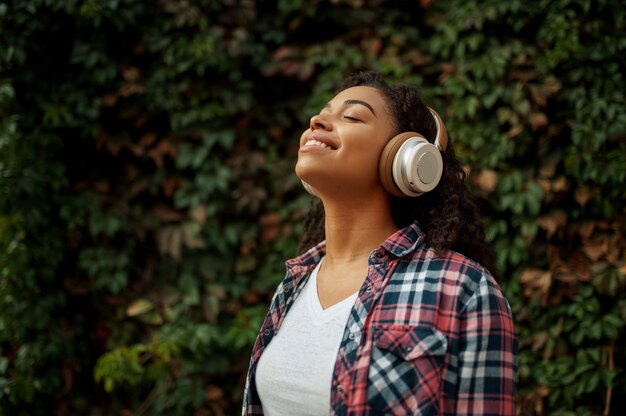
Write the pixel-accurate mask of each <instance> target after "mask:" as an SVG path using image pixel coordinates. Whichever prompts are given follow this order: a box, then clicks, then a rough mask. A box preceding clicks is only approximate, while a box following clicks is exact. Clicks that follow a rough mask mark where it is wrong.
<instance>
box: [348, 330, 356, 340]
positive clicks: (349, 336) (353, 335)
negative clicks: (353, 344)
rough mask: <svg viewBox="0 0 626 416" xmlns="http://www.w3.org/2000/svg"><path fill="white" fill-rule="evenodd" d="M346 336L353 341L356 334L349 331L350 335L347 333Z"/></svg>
mask: <svg viewBox="0 0 626 416" xmlns="http://www.w3.org/2000/svg"><path fill="white" fill-rule="evenodd" d="M348 338H350V339H351V340H353V341H354V339H355V338H356V334H355V333H354V332H350V335H348Z"/></svg>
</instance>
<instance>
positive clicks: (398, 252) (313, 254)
mask: <svg viewBox="0 0 626 416" xmlns="http://www.w3.org/2000/svg"><path fill="white" fill-rule="evenodd" d="M425 238H426V235H425V234H424V232H423V231H422V229H421V227H420V226H419V224H418V223H417V221H415V222H413V223H412V224H410V225H408V226H406V227H404V228H402V229H400V230H398V231H396V232H395V233H393V234H392V235H391V236H389V238H387V240H385V242H384V243H383V244H382V245H381V247H382V248H383V249H384V250H386V251H388V252H389V253H390V254H392V255H393V256H395V257H403V256H406V255H407V254H409V253H410V252H412V251H413V250H415V249H416V248H417V247H418V246H419V245H421V244H423V243H424V240H425ZM325 254H326V242H325V241H322V242H321V243H319V244H317V245H315V246H314V247H312V248H310V249H309V250H307V251H305V252H304V253H302V254H301V255H299V256H298V257H296V258H294V259H291V260H288V261H287V266H288V267H305V268H309V267H314V266H315V265H317V263H319V261H320V260H321V258H322V257H324V255H325Z"/></svg>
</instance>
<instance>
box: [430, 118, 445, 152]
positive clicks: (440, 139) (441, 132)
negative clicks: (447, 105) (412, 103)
mask: <svg viewBox="0 0 626 416" xmlns="http://www.w3.org/2000/svg"><path fill="white" fill-rule="evenodd" d="M428 110H429V111H430V113H431V114H432V115H433V118H434V119H435V125H436V126H437V134H436V135H435V143H434V145H435V146H437V149H439V150H440V151H441V152H443V151H445V150H446V147H448V131H447V130H446V125H445V124H443V120H442V119H441V117H439V114H437V112H436V111H435V110H433V109H432V108H430V107H428Z"/></svg>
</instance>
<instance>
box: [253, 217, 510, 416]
mask: <svg viewBox="0 0 626 416" xmlns="http://www.w3.org/2000/svg"><path fill="white" fill-rule="evenodd" d="M424 237H425V235H424V233H423V232H422V231H421V229H420V228H419V226H417V224H413V225H411V226H408V227H406V228H404V229H402V230H399V231H398V232H396V233H395V234H394V235H392V236H391V237H390V238H389V239H387V241H385V242H384V243H383V244H382V246H381V247H380V248H378V249H377V250H374V251H373V252H372V253H371V255H370V257H369V268H368V273H367V277H366V279H365V282H364V283H363V286H362V287H361V289H360V291H359V294H358V297H357V300H356V302H355V304H354V306H353V308H352V310H351V312H350V315H349V317H348V321H347V323H346V326H345V330H344V334H343V338H342V341H341V344H340V346H339V351H338V354H337V361H336V363H335V369H334V372H333V378H332V392H331V402H330V407H329V409H330V410H329V413H330V414H331V415H381V414H385V415H388V414H393V415H407V414H411V415H439V414H444V415H478V414H480V415H513V414H514V413H515V388H516V387H515V384H516V371H517V367H516V354H517V338H516V335H515V329H514V326H513V319H512V317H511V310H510V307H509V304H508V302H507V300H506V299H505V298H504V296H503V295H502V292H501V291H500V288H499V287H498V284H497V283H496V282H495V280H494V279H493V277H492V276H491V275H490V274H489V272H488V271H487V270H485V269H484V268H483V267H481V266H480V265H479V264H477V263H476V262H474V261H472V260H470V259H468V258H467V257H465V256H463V255H461V254H458V253H455V252H452V251H450V252H447V254H445V255H444V256H437V255H435V251H434V250H433V249H432V247H430V246H429V245H428V244H426V243H425V241H424V240H425V238H424ZM324 253H325V245H324V243H320V244H319V245H318V246H316V247H314V248H312V249H310V250H309V251H307V252H306V253H304V254H302V255H301V256H299V257H297V258H295V259H292V260H289V261H288V262H287V263H286V264H287V276H286V277H285V279H284V280H283V282H282V283H281V284H280V285H279V286H278V289H277V291H276V293H275V295H274V297H273V299H272V303H271V307H270V309H269V312H268V314H267V317H266V318H265V322H264V323H263V326H262V327H261V330H260V332H259V335H258V337H257V340H256V343H255V345H254V349H253V351H252V358H251V362H250V369H249V371H248V378H247V381H246V388H245V392H244V402H243V411H242V414H244V415H261V414H263V408H262V406H261V402H260V400H259V396H258V393H257V389H256V385H255V373H256V368H257V364H258V362H259V358H260V357H261V354H263V351H264V350H265V348H266V347H267V345H268V344H269V343H270V342H271V340H272V338H273V337H274V335H275V334H276V333H277V332H278V331H279V330H280V326H281V324H282V322H283V319H284V318H285V315H286V314H287V313H288V312H289V309H290V307H291V306H292V305H293V302H294V300H295V299H296V297H297V296H298V294H299V293H300V292H301V290H302V288H303V287H304V285H305V284H306V281H307V280H308V277H309V276H310V274H311V272H312V271H313V269H314V268H315V266H316V265H317V263H318V262H319V261H320V259H321V258H322V256H323V255H324ZM295 353H297V352H295Z"/></svg>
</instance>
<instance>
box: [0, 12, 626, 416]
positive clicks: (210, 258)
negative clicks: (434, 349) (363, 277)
mask: <svg viewBox="0 0 626 416" xmlns="http://www.w3.org/2000/svg"><path fill="white" fill-rule="evenodd" d="M364 68H373V69H377V70H379V71H381V72H382V73H384V74H385V75H386V76H387V77H388V78H389V79H390V80H392V81H403V82H413V83H417V84H418V85H420V86H421V87H422V92H423V95H424V97H425V99H426V100H427V101H428V102H429V103H431V105H432V106H434V107H435V108H437V109H438V110H440V112H441V113H442V115H443V116H444V118H445V119H446V121H447V126H448V129H449V131H450V133H451V137H452V140H453V141H454V143H455V146H456V149H457V153H458V155H459V156H460V158H461V159H462V160H463V162H464V164H465V165H466V166H467V169H468V171H469V172H470V176H469V177H470V184H469V185H470V187H471V188H472V189H473V191H474V192H475V194H476V195H477V196H478V198H479V202H480V205H481V207H482V208H483V210H484V214H485V217H486V220H487V223H488V236H489V239H490V241H492V243H493V245H494V247H495V248H496V250H497V254H498V268H499V270H498V272H499V275H500V280H501V283H502V286H503V289H504V290H505V292H506V294H507V296H508V297H509V299H510V302H511V305H512V308H513V310H514V314H515V319H516V324H517V329H518V333H519V337H520V355H519V391H518V409H519V413H520V414H523V415H533V414H534V415H549V414H555V415H556V414H558V415H569V414H571V415H574V414H575V415H585V414H588V415H592V414H593V415H597V414H611V413H612V414H617V413H619V409H620V408H622V409H623V408H624V406H625V405H626V399H625V397H626V373H625V366H626V336H625V334H624V325H625V324H626V259H625V258H626V225H625V221H624V220H625V218H626V210H625V202H626V99H625V92H626V81H625V79H624V74H625V73H626V8H625V7H624V5H623V2H620V1H617V0H615V1H610V0H597V1H592V0H562V1H548V0H527V1H521V0H510V1H501V0H484V1H480V2H478V1H468V0H437V1H430V0H421V1H419V2H417V1H408V0H407V1H385V0H373V1H364V0H330V1H322V0H313V1H304V0H291V1H288V0H278V1H264V0H260V1H252V0H223V1H214V0H204V1H202V0H158V1H141V0H102V1H97V0H65V1H62V0H20V1H18V0H14V1H0V414H6V415H50V414H54V415H112V414H115V415H118V414H119V415H190V414H193V415H197V416H201V415H223V414H236V413H238V409H239V404H240V400H241V396H242V389H243V382H244V376H245V371H246V368H247V364H248V357H249V353H250V349H251V347H252V343H253V341H254V338H255V336H256V331H257V329H258V328H259V326H260V324H261V320H262V318H263V316H264V313H265V310H266V308H267V304H268V302H269V298H270V296H271V294H272V292H273V290H274V287H275V286H276V284H277V283H278V282H279V281H280V279H281V278H282V276H283V272H284V269H283V262H284V260H285V259H287V258H289V257H292V256H293V255H294V254H295V250H296V246H297V243H298V239H299V237H300V236H301V235H302V231H303V226H302V220H303V217H304V216H305V215H306V212H307V211H308V210H309V209H310V207H311V199H310V197H309V196H308V195H307V194H306V193H305V192H303V190H302V188H301V186H300V184H299V181H298V180H297V178H296V177H295V176H294V174H293V165H294V162H295V157H296V153H297V138H298V137H299V134H300V132H301V131H302V130H303V129H304V128H305V127H306V126H307V122H308V119H309V117H310V116H311V115H312V114H314V113H315V112H316V111H317V110H318V109H319V108H320V107H321V106H322V105H323V103H325V102H326V100H328V99H329V98H330V97H331V96H332V93H333V91H334V90H335V88H336V87H337V86H338V84H339V82H340V81H341V79H342V78H343V77H344V76H345V75H347V74H348V73H350V72H352V71H354V70H358V69H364Z"/></svg>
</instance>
